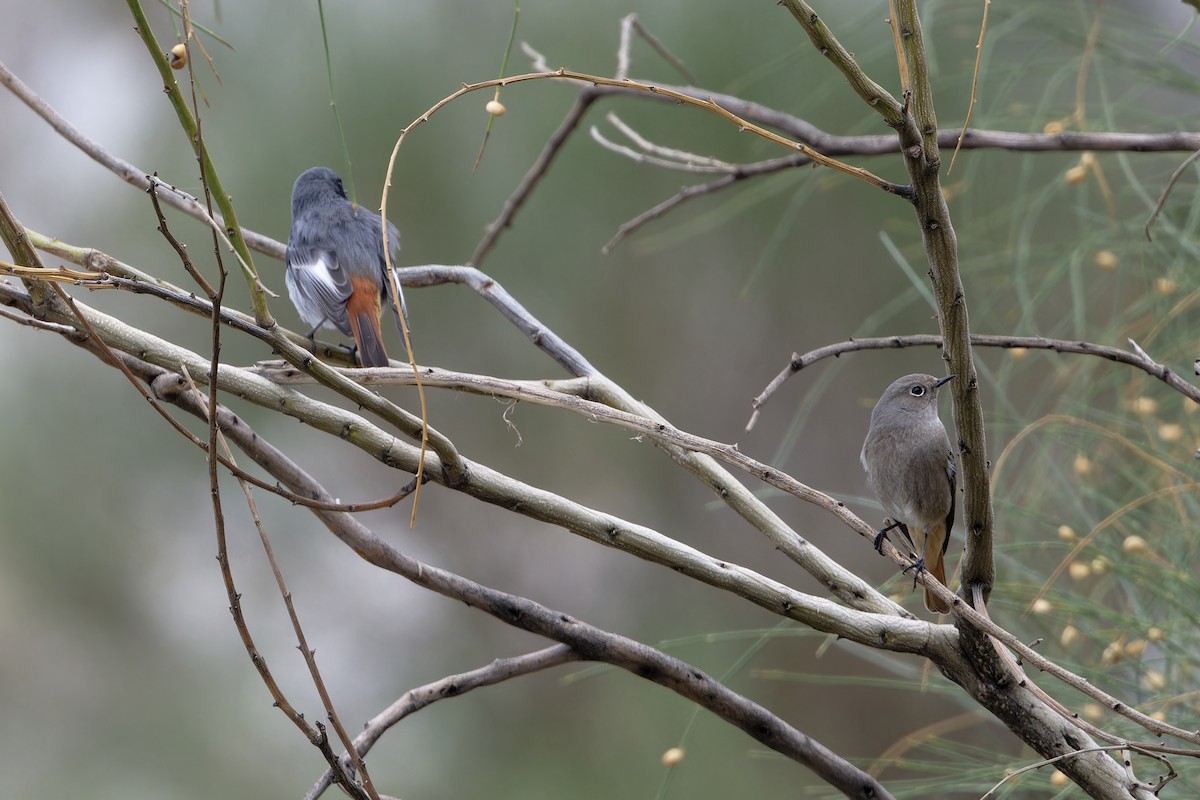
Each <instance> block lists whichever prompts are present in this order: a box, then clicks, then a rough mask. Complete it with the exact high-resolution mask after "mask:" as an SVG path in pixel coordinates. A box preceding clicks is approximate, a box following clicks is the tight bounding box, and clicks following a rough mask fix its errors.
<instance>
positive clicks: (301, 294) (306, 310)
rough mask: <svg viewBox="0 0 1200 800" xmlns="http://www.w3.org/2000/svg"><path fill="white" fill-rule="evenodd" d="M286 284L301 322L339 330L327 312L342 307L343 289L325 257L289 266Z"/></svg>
mask: <svg viewBox="0 0 1200 800" xmlns="http://www.w3.org/2000/svg"><path fill="white" fill-rule="evenodd" d="M285 281H286V282H287V288H288V296H289V297H291V299H292V303H293V304H294V305H295V306H296V310H297V311H299V312H300V317H301V319H303V320H304V321H305V322H306V323H308V324H309V325H313V326H316V325H320V326H321V327H323V328H331V329H333V330H339V329H340V326H339V325H337V324H335V321H334V319H333V318H331V314H330V311H331V310H333V309H336V308H338V307H339V306H341V305H343V304H344V303H343V297H342V296H343V294H344V292H345V287H344V286H342V285H340V284H339V283H338V281H337V279H336V278H335V277H334V275H333V271H332V270H331V269H330V264H329V263H328V262H327V261H326V258H325V254H318V256H317V259H316V260H315V261H311V262H307V263H293V264H289V265H288V269H287V274H286V275H285Z"/></svg>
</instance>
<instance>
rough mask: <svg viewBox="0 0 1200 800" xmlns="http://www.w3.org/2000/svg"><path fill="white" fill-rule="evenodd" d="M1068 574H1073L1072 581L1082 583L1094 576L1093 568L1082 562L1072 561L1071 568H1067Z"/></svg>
mask: <svg viewBox="0 0 1200 800" xmlns="http://www.w3.org/2000/svg"><path fill="white" fill-rule="evenodd" d="M1067 572H1069V573H1070V574H1071V580H1073V581H1081V580H1083V579H1084V578H1086V577H1088V576H1089V575H1091V574H1092V568H1091V566H1089V565H1088V564H1085V563H1084V562H1082V561H1072V562H1071V566H1069V567H1067Z"/></svg>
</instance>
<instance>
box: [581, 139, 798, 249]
mask: <svg viewBox="0 0 1200 800" xmlns="http://www.w3.org/2000/svg"><path fill="white" fill-rule="evenodd" d="M811 163H812V161H811V160H810V159H809V158H808V157H807V156H804V155H799V154H797V155H791V156H784V157H782V158H772V159H769V160H767V161H759V162H756V163H754V164H744V165H738V166H735V167H734V169H733V170H732V171H731V172H730V173H729V174H728V175H722V176H721V177H720V178H715V179H713V180H711V181H708V182H706V183H697V184H693V185H691V186H685V187H684V188H682V189H680V190H679V191H678V192H676V193H675V194H674V195H672V196H671V197H668V198H667V199H666V200H664V201H662V202H661V203H659V204H658V205H656V206H653V207H652V208H648V209H646V210H645V211H643V212H642V213H640V214H638V215H637V216H636V217H633V218H632V219H630V220H627V221H626V222H623V223H621V225H620V227H618V228H617V231H616V233H614V234H613V235H612V238H610V239H609V240H608V241H607V242H605V244H604V246H603V247H601V248H600V252H601V253H603V254H604V255H608V254H609V253H611V252H612V251H613V250H614V249H615V248H616V246H617V245H618V244H620V243H621V241H622V240H624V239H625V238H627V237H628V236H630V235H631V234H633V233H634V232H636V231H637V230H639V229H640V228H642V227H643V226H644V225H646V224H648V223H650V222H653V221H654V220H656V219H660V218H661V217H664V216H666V215H667V214H668V213H670V212H671V211H673V210H674V209H675V208H677V207H678V206H681V205H683V204H684V203H686V202H688V201H689V200H695V199H696V198H697V197H703V196H705V195H708V194H713V193H714V192H719V191H720V190H722V189H724V188H726V187H727V186H731V185H733V184H735V183H738V182H740V181H744V180H746V179H747V178H754V177H757V176H759V175H768V174H771V173H774V172H779V171H782V170H785V169H791V168H793V167H797V166H801V165H804V164H811Z"/></svg>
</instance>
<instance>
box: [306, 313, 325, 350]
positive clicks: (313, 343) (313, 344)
mask: <svg viewBox="0 0 1200 800" xmlns="http://www.w3.org/2000/svg"><path fill="white" fill-rule="evenodd" d="M324 324H325V320H321V321H320V322H318V323H317V324H316V325H313V326H312V330H310V331H309V332H308V333H306V334H304V338H305V339H308V352H310V353H312V354H313V355H314V356H315V355H316V354H317V331H319V330H320V329H321V326H322V325H324Z"/></svg>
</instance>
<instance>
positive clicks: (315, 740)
mask: <svg viewBox="0 0 1200 800" xmlns="http://www.w3.org/2000/svg"><path fill="white" fill-rule="evenodd" d="M180 374H181V375H182V376H183V378H184V380H185V382H186V383H187V385H188V391H190V392H191V393H192V394H193V395H194V396H195V398H196V403H195V407H196V408H198V409H200V410H201V411H202V412H203V413H204V416H206V417H207V418H208V423H209V426H210V428H209V429H210V430H212V431H214V433H213V442H212V447H213V452H217V448H218V446H219V447H220V448H221V449H222V450H223V451H224V456H225V458H227V459H228V460H229V461H230V462H231V463H236V460H235V459H234V456H233V451H232V449H231V448H230V447H229V443H228V442H226V441H225V436H224V435H223V434H222V433H221V431H220V427H219V425H218V422H217V414H216V413H215V412H214V411H211V410H210V409H212V408H215V406H214V405H213V400H212V397H211V390H210V392H209V396H206V395H205V394H204V393H203V392H201V391H200V389H199V388H198V387H197V386H196V382H195V381H194V380H193V379H192V376H191V373H190V372H188V369H187V366H186V365H182V364H181V365H180ZM208 462H209V481H210V486H211V487H212V496H213V517H214V524H215V529H216V535H217V563H218V564H219V565H220V567H221V577H222V579H223V580H224V582H225V591H226V595H227V596H228V598H229V601H230V604H231V605H230V607H231V610H232V609H234V608H236V609H237V610H236V611H234V623H235V626H236V627H237V629H238V633H239V634H242V643H243V645H244V646H245V647H246V652H247V654H248V655H249V656H250V661H251V663H253V664H254V665H255V667H257V668H259V669H258V672H259V675H260V676H262V678H263V680H264V682H266V684H267V690H268V691H269V692H270V693H271V696H272V697H273V698H274V699H275V706H276V707H277V708H279V709H280V710H282V711H283V712H284V714H285V715H286V716H287V717H288V719H290V720H292V722H293V723H295V724H296V725H297V726H298V727H299V728H300V730H301V732H303V733H304V735H305V736H306V737H307V738H308V740H309V741H310V742H311V743H312V744H314V745H316V746H317V747H318V749H320V750H321V752H322V753H327V754H328V755H329V756H330V757H327V760H328V761H329V769H330V771H331V776H330V780H331V781H332V782H335V783H337V784H338V785H340V786H342V787H344V788H345V789H346V790H347V791H348V792H349V793H350V794H351V795H353V796H355V797H360V798H367V797H369V796H370V795H369V794H368V792H367V791H365V790H364V788H363V787H359V786H357V785H356V784H355V782H354V780H353V778H352V777H351V776H350V775H349V773H348V772H347V770H346V769H345V768H344V767H343V766H342V765H341V763H340V762H339V760H338V759H337V758H336V757H331V756H332V755H333V753H332V751H331V750H330V749H329V745H328V737H327V736H326V734H325V731H324V729H323V728H322V727H321V726H320V725H317V726H312V725H309V724H308V722H307V721H306V720H305V719H304V715H303V714H300V713H298V712H296V711H295V709H293V708H292V706H291V705H290V704H289V703H287V701H286V698H285V699H284V700H283V703H281V702H280V699H281V698H282V696H283V692H282V690H281V689H279V686H278V684H277V683H276V682H275V679H274V677H273V676H271V674H270V672H269V671H268V670H267V664H266V659H265V658H263V656H262V655H261V653H259V652H258V648H257V647H256V646H255V645H254V641H253V639H252V638H251V637H250V630H249V627H248V626H247V625H246V620H245V616H244V615H243V614H242V611H241V594H240V593H239V592H238V591H237V588H236V586H235V584H234V580H233V569H232V565H231V564H230V563H229V547H228V542H227V539H226V535H225V515H224V512H223V511H222V508H221V495H220V491H219V489H218V488H217V486H218V483H217V474H216V466H215V464H216V459H213V458H210V459H208ZM238 485H239V486H240V487H241V489H242V494H243V495H244V496H245V498H246V506H247V508H248V509H249V511H250V518H251V519H252V520H253V522H254V528H255V530H257V531H258V537H259V541H260V542H261V543H262V546H263V550H264V551H265V553H266V556H267V563H269V564H270V566H271V573H272V575H273V576H274V577H275V584H276V586H277V587H278V589H279V592H280V594H281V595H282V597H283V602H284V606H285V608H286V609H287V612H288V618H289V620H290V621H291V623H292V630H293V631H294V632H295V635H296V638H297V641H299V643H300V652H301V653H303V654H304V661H305V663H306V664H307V665H308V667H309V672H310V674H311V675H312V676H313V681H314V683H315V684H316V685H317V691H318V693H319V694H320V696H321V699H322V701H323V702H325V703H326V710H327V711H328V709H329V707H330V706H329V701H328V693H327V692H325V691H324V686H325V684H324V681H323V680H322V679H321V675H320V672H319V671H318V670H317V666H316V662H315V661H314V660H313V652H312V651H311V650H310V649H309V647H308V642H307V640H306V638H305V636H304V630H303V628H301V626H300V618H299V617H298V616H297V614H296V609H295V605H294V604H293V603H292V595H291V592H289V591H288V588H287V584H286V583H285V582H284V579H283V573H282V571H281V570H280V569H279V562H278V561H277V560H276V558H275V550H274V548H273V547H272V546H271V539H270V537H269V536H268V535H267V531H266V528H265V527H264V525H263V521H262V515H260V514H259V513H258V504H257V503H256V502H255V500H254V493H253V492H251V491H250V485H249V484H248V483H247V482H246V481H242V480H239V481H238ZM335 719H336V718H335ZM348 752H351V753H355V758H354V762H355V763H356V764H357V763H360V762H361V760H362V759H361V757H358V756H357V753H356V751H354V750H353V749H351V750H349V751H348ZM335 770H336V771H335ZM364 783H365V780H364ZM372 800H378V797H377V796H376V797H374V798H372Z"/></svg>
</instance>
